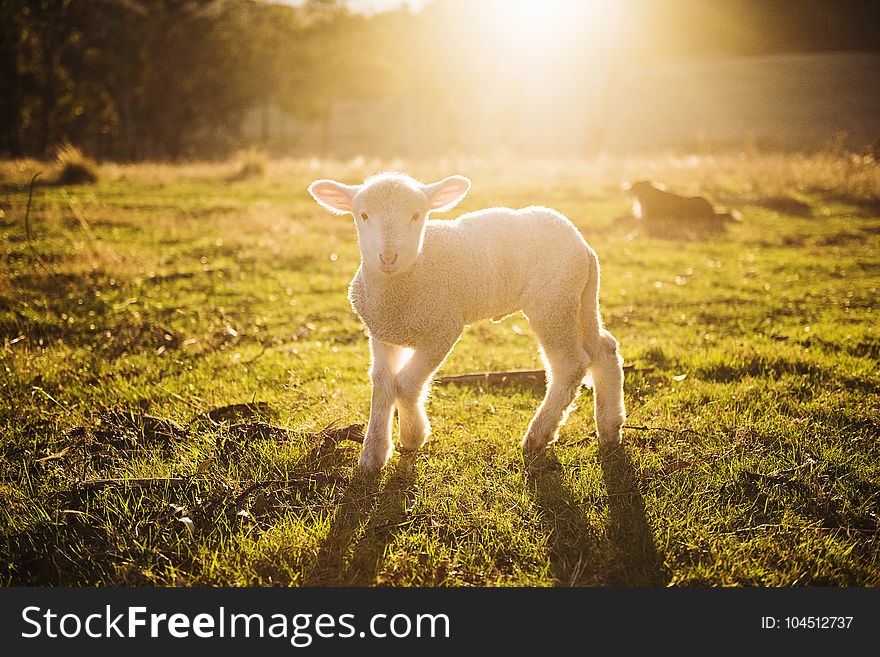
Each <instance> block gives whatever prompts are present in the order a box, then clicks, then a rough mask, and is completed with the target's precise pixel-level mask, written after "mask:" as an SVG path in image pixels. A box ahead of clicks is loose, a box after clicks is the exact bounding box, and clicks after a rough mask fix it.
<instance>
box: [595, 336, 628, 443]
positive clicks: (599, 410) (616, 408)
mask: <svg viewBox="0 0 880 657" xmlns="http://www.w3.org/2000/svg"><path fill="white" fill-rule="evenodd" d="M590 342H591V343H588V347H587V348H588V350H590V355H591V356H592V364H591V365H590V373H591V375H592V378H593V394H594V397H595V406H596V411H595V412H596V430H597V431H598V433H599V444H600V445H616V444H617V443H619V442H620V428H621V427H622V426H623V423H624V421H625V420H626V408H625V406H624V402H623V359H622V358H621V357H620V354H619V352H618V348H617V340H616V339H615V338H614V336H613V335H611V333H609V332H608V331H606V330H605V329H600V330H599V337H598V340H595V341H590Z"/></svg>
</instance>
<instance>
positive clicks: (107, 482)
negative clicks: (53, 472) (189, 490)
mask: <svg viewBox="0 0 880 657" xmlns="http://www.w3.org/2000/svg"><path fill="white" fill-rule="evenodd" d="M191 483H192V479H190V478H188V477H145V478H139V479H86V480H85V481H80V482H77V483H76V484H75V485H74V487H73V488H74V490H76V491H83V490H101V489H102V488H107V487H108V486H128V487H130V488H159V487H167V488H176V487H179V486H188V485H189V484H191Z"/></svg>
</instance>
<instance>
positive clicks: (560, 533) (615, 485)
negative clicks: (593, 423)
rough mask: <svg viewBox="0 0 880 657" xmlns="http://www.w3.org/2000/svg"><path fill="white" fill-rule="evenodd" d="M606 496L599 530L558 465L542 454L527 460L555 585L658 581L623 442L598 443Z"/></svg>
mask: <svg viewBox="0 0 880 657" xmlns="http://www.w3.org/2000/svg"><path fill="white" fill-rule="evenodd" d="M599 461H600V465H601V468H602V476H603V479H604V482H605V488H606V491H607V499H608V522H607V526H606V527H605V531H604V532H603V531H602V530H601V528H599V527H597V526H596V525H595V524H594V523H590V521H589V520H588V518H587V516H586V514H585V513H584V512H583V510H582V509H581V507H580V503H579V502H578V500H577V499H576V498H575V496H574V495H572V493H571V491H570V490H569V489H568V487H567V486H566V484H565V483H564V482H563V480H562V475H561V472H562V466H561V465H560V464H559V462H558V461H557V460H556V458H555V457H554V456H551V455H547V454H543V455H540V456H538V457H535V458H534V459H532V460H531V461H530V462H528V464H527V471H528V476H529V480H530V482H531V484H532V486H533V487H534V492H535V500H536V502H537V504H538V506H539V508H540V511H541V515H542V518H543V519H544V524H545V529H546V530H547V533H548V534H549V537H550V538H549V540H550V560H551V564H550V568H551V574H552V575H553V578H554V579H555V581H556V583H557V585H560V586H577V585H597V584H606V585H612V586H660V585H663V584H665V583H666V582H667V581H668V576H666V575H665V574H664V572H663V568H662V566H661V563H660V560H659V557H658V555H657V550H656V548H655V546H654V540H653V537H652V534H651V528H650V525H649V524H648V520H647V517H646V514H645V503H644V500H643V499H642V496H641V493H639V490H638V486H637V479H636V475H635V470H634V468H633V464H632V462H631V461H630V459H629V456H628V455H627V454H626V452H625V451H624V449H623V448H622V447H617V448H614V449H608V450H606V449H600V451H599Z"/></svg>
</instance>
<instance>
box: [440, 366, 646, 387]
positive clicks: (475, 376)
mask: <svg viewBox="0 0 880 657" xmlns="http://www.w3.org/2000/svg"><path fill="white" fill-rule="evenodd" d="M623 370H624V371H625V372H653V371H654V368H653V367H635V366H633V365H625V366H624V368H623ZM546 376H547V375H546V372H545V371H544V370H505V371H500V372H473V373H469V374H450V375H447V376H438V377H436V378H435V379H434V383H436V384H437V385H450V384H452V385H454V384H468V383H485V384H488V385H499V384H501V385H503V384H505V383H511V382H525V383H533V384H539V383H540V384H542V385H543V383H544V381H545V380H546Z"/></svg>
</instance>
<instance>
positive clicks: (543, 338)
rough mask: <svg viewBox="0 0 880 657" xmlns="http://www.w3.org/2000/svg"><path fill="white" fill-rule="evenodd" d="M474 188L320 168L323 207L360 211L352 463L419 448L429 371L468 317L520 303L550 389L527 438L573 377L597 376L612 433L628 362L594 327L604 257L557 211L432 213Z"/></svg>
mask: <svg viewBox="0 0 880 657" xmlns="http://www.w3.org/2000/svg"><path fill="white" fill-rule="evenodd" d="M469 189H470V181H469V180H468V179H467V178H464V177H463V176H450V177H449V178H446V179H444V180H441V181H440V182H436V183H433V184H430V185H424V184H421V183H419V182H418V181H416V180H414V179H413V178H410V177H409V176H407V175H404V174H399V173H383V174H380V175H377V176H373V177H371V178H368V179H367V180H366V181H365V182H364V183H363V184H362V185H344V184H341V183H338V182H335V181H332V180H316V181H315V182H313V183H312V184H311V185H310V186H309V192H310V193H311V195H312V196H313V197H314V198H315V200H316V201H318V203H320V204H321V205H322V206H324V207H325V208H327V209H329V210H330V211H331V212H334V213H336V214H345V213H351V214H352V215H354V218H355V225H356V226H357V232H358V244H359V246H360V251H361V265H360V267H359V268H358V270H357V273H356V274H355V276H354V278H353V279H352V281H351V285H350V287H349V293H348V298H349V300H350V301H351V305H352V307H353V308H354V310H355V312H356V313H357V314H358V316H359V317H360V318H361V320H362V321H363V322H364V324H366V326H367V329H368V330H369V334H370V351H371V353H372V366H371V368H370V379H371V381H372V385H373V393H372V400H371V403H370V420H369V423H368V425H367V431H366V435H365V438H364V446H363V451H362V452H361V457H360V464H361V466H363V467H364V468H366V469H367V470H378V469H380V468H382V467H383V466H384V465H385V463H386V462H387V461H388V459H389V458H390V457H391V455H392V453H393V451H394V445H393V443H392V440H391V431H392V421H393V417H394V408H395V407H396V408H397V412H398V418H399V422H400V446H401V448H403V449H406V450H416V449H418V448H419V447H421V446H422V444H423V443H424V442H425V440H426V439H427V437H428V434H429V433H430V424H429V422H428V417H427V415H426V414H425V408H424V401H425V397H426V396H427V393H428V388H429V386H428V383H429V381H430V380H431V377H432V376H433V374H434V372H435V371H436V370H437V368H439V367H440V365H441V364H442V363H443V360H444V359H445V358H446V356H447V354H449V352H450V350H451V349H452V347H453V346H455V343H456V342H457V341H458V339H459V338H460V337H461V333H462V330H463V329H464V327H465V326H467V325H468V324H472V323H474V322H476V321H478V320H481V319H487V318H491V319H492V320H495V321H498V320H501V319H502V318H504V317H505V316H507V315H510V314H511V313H514V312H517V311H519V310H522V311H523V313H524V314H525V315H526V317H528V319H529V322H530V323H531V326H532V329H533V330H534V331H535V333H536V334H537V337H538V340H539V342H540V346H541V354H542V357H543V359H544V362H545V365H546V368H547V378H548V385H547V392H546V396H545V397H544V401H543V402H542V403H541V406H540V408H539V409H538V412H537V413H536V414H535V417H534V418H532V421H531V423H530V424H529V428H528V431H526V434H525V437H524V438H523V440H522V448H523V450H525V451H527V452H534V451H538V450H541V449H543V448H544V447H545V446H546V445H547V444H549V443H550V442H552V441H553V440H555V439H556V435H557V432H558V430H559V427H560V425H561V424H562V423H563V421H564V420H565V417H566V415H567V412H568V409H569V406H570V405H571V404H572V402H573V401H574V399H575V397H576V396H577V394H578V391H579V389H580V385H581V383H582V382H583V381H584V379H585V378H586V377H587V376H588V374H590V375H592V385H593V389H594V391H595V417H596V427H597V429H598V433H599V442H600V444H603V445H608V444H616V443H618V442H619V441H620V428H621V425H622V424H623V422H624V418H625V409H624V403H623V368H622V362H623V360H622V358H621V357H620V356H619V354H618V350H617V340H615V339H614V337H613V336H612V335H611V334H610V333H609V332H608V331H606V330H605V329H604V328H602V320H601V316H600V314H599V261H598V258H597V257H596V253H595V251H593V249H592V248H590V246H589V245H588V244H587V243H586V242H585V241H584V239H583V238H582V237H581V235H580V233H579V232H578V230H577V228H575V226H574V224H572V223H571V222H570V221H569V220H568V219H566V218H565V217H564V216H562V215H561V214H560V213H558V212H556V211H555V210H551V209H548V208H544V207H529V208H525V209H522V210H512V209H509V208H490V209H487V210H481V211H479V212H473V213H470V214H466V215H463V216H461V217H459V218H458V219H456V220H454V221H437V220H431V219H428V215H429V214H430V213H431V212H432V211H434V212H442V211H444V210H449V209H451V208H452V207H454V206H455V205H456V204H457V203H458V202H459V201H460V200H461V199H462V198H463V197H464V195H465V194H466V193H467V192H468V190H469Z"/></svg>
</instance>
